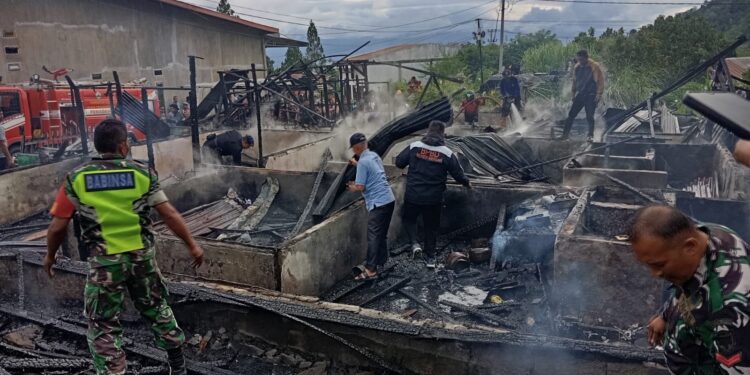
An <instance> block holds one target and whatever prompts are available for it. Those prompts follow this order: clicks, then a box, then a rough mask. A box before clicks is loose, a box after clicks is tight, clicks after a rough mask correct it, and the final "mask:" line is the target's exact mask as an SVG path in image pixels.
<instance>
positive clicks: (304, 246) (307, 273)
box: [279, 201, 367, 296]
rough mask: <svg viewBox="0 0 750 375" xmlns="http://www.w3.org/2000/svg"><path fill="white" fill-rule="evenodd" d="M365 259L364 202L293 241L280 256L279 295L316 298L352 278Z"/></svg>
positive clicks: (365, 222)
mask: <svg viewBox="0 0 750 375" xmlns="http://www.w3.org/2000/svg"><path fill="white" fill-rule="evenodd" d="M366 256H367V209H366V208H365V206H364V201H359V202H357V203H355V204H354V205H353V206H352V207H350V208H348V209H346V210H344V211H342V212H339V213H337V214H335V215H333V216H332V217H330V218H329V219H327V220H326V221H324V222H323V223H321V224H318V225H316V226H314V227H312V228H310V229H308V230H307V231H306V232H305V233H303V234H302V235H300V236H298V237H297V238H295V240H294V242H293V243H292V244H291V245H289V246H288V247H286V248H284V249H282V250H281V252H280V253H279V265H280V267H281V270H280V276H281V291H282V292H284V293H290V294H302V295H310V296H318V295H321V294H322V293H323V292H325V291H326V290H328V289H329V288H330V287H332V286H333V285H334V284H335V283H336V282H337V281H339V280H341V279H343V278H345V277H347V276H348V275H350V274H351V270H352V267H354V266H355V265H357V264H360V263H362V262H363V261H364V260H365V257H366Z"/></svg>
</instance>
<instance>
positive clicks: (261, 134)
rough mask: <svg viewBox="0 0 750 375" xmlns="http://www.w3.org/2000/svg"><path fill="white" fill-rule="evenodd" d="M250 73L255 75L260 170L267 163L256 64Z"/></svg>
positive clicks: (254, 87) (251, 65) (252, 65)
mask: <svg viewBox="0 0 750 375" xmlns="http://www.w3.org/2000/svg"><path fill="white" fill-rule="evenodd" d="M250 71H252V73H253V96H254V97H255V119H256V120H257V121H258V168H264V167H265V164H266V163H265V162H264V161H263V129H262V126H261V123H260V90H259V89H258V74H257V72H256V70H255V64H250Z"/></svg>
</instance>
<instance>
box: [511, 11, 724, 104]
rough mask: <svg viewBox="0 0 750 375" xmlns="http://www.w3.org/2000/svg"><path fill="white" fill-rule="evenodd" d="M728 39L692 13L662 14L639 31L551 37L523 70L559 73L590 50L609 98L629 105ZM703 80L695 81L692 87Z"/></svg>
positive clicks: (531, 53) (532, 50)
mask: <svg viewBox="0 0 750 375" xmlns="http://www.w3.org/2000/svg"><path fill="white" fill-rule="evenodd" d="M697 30H698V31H699V32H696V31H697ZM729 43H730V40H729V38H727V37H726V36H725V35H724V34H722V33H721V32H719V31H718V30H716V29H715V28H714V27H713V26H712V25H711V24H710V23H709V22H708V21H706V19H704V18H703V17H700V16H698V15H696V14H694V13H692V12H688V13H683V14H679V15H676V16H670V17H663V16H660V17H658V18H657V19H656V20H655V21H654V23H653V24H651V25H647V26H644V27H642V28H641V29H640V30H637V31H635V30H633V31H630V32H626V31H625V30H624V29H622V28H620V29H617V30H616V29H611V28H608V29H606V30H605V31H604V32H603V33H601V34H600V35H599V36H598V37H597V36H596V31H595V30H594V29H593V28H590V29H589V30H588V31H587V32H582V33H580V34H579V35H578V36H577V37H576V38H575V39H574V40H573V41H572V42H571V43H570V44H567V45H564V44H563V43H562V42H560V41H552V42H548V43H545V44H543V45H541V46H537V47H534V48H530V49H528V50H527V51H526V52H525V53H524V56H523V70H524V71H525V72H544V73H547V72H551V71H560V70H562V69H565V67H567V66H569V62H570V60H571V59H572V58H573V57H574V55H575V52H576V51H577V50H580V49H586V50H588V52H589V55H590V56H591V57H592V58H593V59H594V60H596V61H598V62H600V63H601V64H602V66H603V68H604V70H605V72H606V76H607V89H606V91H605V100H606V101H607V102H608V103H610V104H611V105H618V106H629V105H632V104H635V103H638V102H641V101H643V100H644V99H645V98H647V97H648V96H649V95H650V94H651V93H653V92H656V91H659V90H660V89H661V88H663V87H665V86H667V84H669V83H672V82H674V81H676V80H677V79H678V78H679V77H680V76H682V75H683V74H684V73H685V72H687V71H688V70H689V69H690V68H692V67H694V66H696V65H698V64H700V63H701V62H702V61H704V60H705V59H706V58H708V57H710V56H712V55H714V54H715V53H717V52H718V51H720V50H721V49H722V48H724V47H725V46H727V45H728V44H729ZM702 84H703V83H702V82H699V81H696V82H695V83H694V84H693V85H692V86H691V87H693V88H695V87H697V86H700V85H702ZM676 95H678V96H679V95H681V93H677V94H676Z"/></svg>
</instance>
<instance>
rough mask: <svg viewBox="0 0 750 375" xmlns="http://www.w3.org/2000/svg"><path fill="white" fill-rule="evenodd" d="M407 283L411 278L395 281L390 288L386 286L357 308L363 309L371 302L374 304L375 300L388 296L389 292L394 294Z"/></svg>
mask: <svg viewBox="0 0 750 375" xmlns="http://www.w3.org/2000/svg"><path fill="white" fill-rule="evenodd" d="M409 281H411V277H405V278H403V279H401V280H399V281H396V282H395V283H393V284H391V285H390V286H388V287H387V288H385V289H383V290H381V291H380V292H378V293H377V294H375V295H374V296H372V297H370V298H368V299H366V300H365V301H364V302H362V303H360V304H359V306H362V307H364V306H366V305H367V304H369V303H372V302H374V301H376V300H379V299H380V298H382V297H383V296H386V295H388V294H390V293H391V292H395V291H396V290H398V289H401V287H402V286H404V285H406V284H407V283H408V282H409Z"/></svg>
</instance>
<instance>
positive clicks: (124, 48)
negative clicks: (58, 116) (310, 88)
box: [0, 0, 285, 100]
mask: <svg viewBox="0 0 750 375" xmlns="http://www.w3.org/2000/svg"><path fill="white" fill-rule="evenodd" d="M0 30H2V35H0V41H2V47H3V50H2V51H0V77H2V80H1V82H2V83H3V84H11V83H23V82H28V80H29V77H31V76H32V75H33V74H39V75H40V76H41V77H42V78H50V79H51V78H52V76H51V75H50V74H47V73H46V72H45V71H44V70H43V68H42V67H43V66H44V67H46V68H47V69H48V70H50V71H55V70H57V69H60V68H64V69H67V70H70V73H69V74H70V76H71V77H72V78H73V79H75V80H80V81H89V80H93V81H108V80H110V81H111V80H112V71H113V70H116V71H117V72H118V73H119V74H120V78H121V80H122V81H123V82H129V81H134V80H139V79H142V78H145V79H147V80H148V82H151V83H152V84H154V83H163V84H164V85H166V86H180V85H183V84H185V82H188V79H189V71H188V56H190V55H195V56H200V57H202V58H203V60H201V63H200V64H199V68H200V69H199V70H198V72H197V81H198V83H199V84H207V85H208V84H212V83H214V82H216V81H218V80H219V77H218V75H217V74H216V71H220V70H228V69H232V68H237V69H249V68H250V62H257V64H256V65H257V66H258V68H259V69H265V68H264V66H265V61H266V58H265V57H266V52H265V48H266V47H267V45H268V43H269V42H268V41H267V40H268V38H271V42H270V43H271V45H273V46H284V45H285V44H284V38H280V37H279V36H278V32H279V30H278V29H277V28H275V27H271V26H267V25H262V24H259V23H255V22H251V21H247V20H244V19H241V18H238V17H231V16H228V15H224V14H221V13H218V12H215V11H213V10H209V9H205V8H202V7H199V6H195V5H191V4H188V3H185V2H182V1H178V0H148V1H96V0H61V1H56V0H50V1H47V0H32V1H20V0H18V1H16V0H11V1H7V2H5V3H4V4H3V11H2V12H1V13H0ZM63 75H64V74H63ZM63 75H61V76H60V77H59V78H60V79H61V78H62V76H63ZM261 75H262V74H261ZM181 100H184V98H181Z"/></svg>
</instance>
